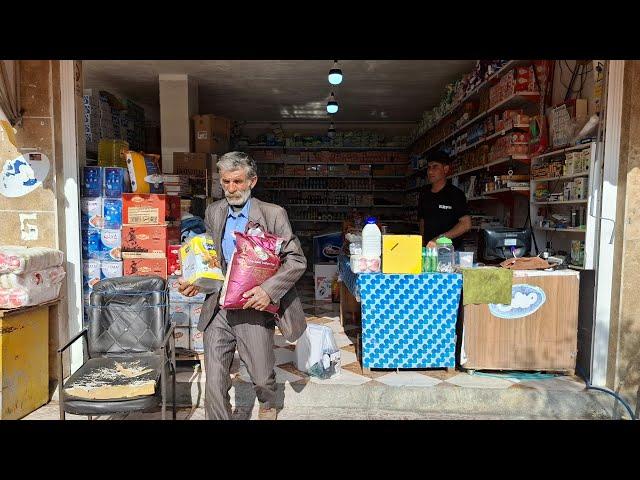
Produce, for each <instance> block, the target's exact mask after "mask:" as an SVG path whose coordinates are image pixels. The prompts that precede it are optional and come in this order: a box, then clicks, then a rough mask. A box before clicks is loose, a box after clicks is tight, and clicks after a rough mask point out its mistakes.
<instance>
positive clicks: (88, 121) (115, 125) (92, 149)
mask: <svg viewBox="0 0 640 480" xmlns="http://www.w3.org/2000/svg"><path fill="white" fill-rule="evenodd" d="M83 93H84V94H83V97H82V98H83V108H84V128H85V145H86V152H87V154H88V155H91V156H94V155H96V154H98V147H99V144H100V140H122V141H124V142H127V144H128V146H129V147H130V148H131V149H132V150H134V151H140V150H143V149H144V146H145V114H144V109H143V108H142V107H140V106H139V105H137V104H136V103H135V102H133V101H132V100H130V99H126V100H124V101H121V100H119V99H118V98H117V97H116V96H115V95H113V94H111V93H109V92H107V91H104V90H101V91H99V92H98V91H96V90H91V89H86V90H84V92H83Z"/></svg>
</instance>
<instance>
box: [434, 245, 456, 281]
mask: <svg viewBox="0 0 640 480" xmlns="http://www.w3.org/2000/svg"><path fill="white" fill-rule="evenodd" d="M436 245H437V246H438V247H437V248H438V272H443V273H452V272H453V269H454V265H455V257H454V250H453V242H452V241H451V239H449V238H447V237H440V238H439V239H438V240H436Z"/></svg>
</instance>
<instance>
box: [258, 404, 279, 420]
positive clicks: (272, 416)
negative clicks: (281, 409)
mask: <svg viewBox="0 0 640 480" xmlns="http://www.w3.org/2000/svg"><path fill="white" fill-rule="evenodd" d="M277 419H278V410H276V409H275V408H274V407H272V408H264V407H260V409H259V410H258V420H277Z"/></svg>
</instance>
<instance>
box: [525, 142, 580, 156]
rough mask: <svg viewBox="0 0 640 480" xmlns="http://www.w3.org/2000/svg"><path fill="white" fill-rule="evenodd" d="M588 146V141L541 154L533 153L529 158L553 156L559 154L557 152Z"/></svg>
mask: <svg viewBox="0 0 640 480" xmlns="http://www.w3.org/2000/svg"><path fill="white" fill-rule="evenodd" d="M589 146H591V142H590V143H583V144H582V145H576V146H573V147H564V148H558V149H556V150H552V151H550V152H547V153H543V154H540V155H533V156H532V157H531V158H532V159H538V158H546V157H553V156H555V155H559V154H561V153H564V152H572V151H575V150H584V149H585V148H587V147H589Z"/></svg>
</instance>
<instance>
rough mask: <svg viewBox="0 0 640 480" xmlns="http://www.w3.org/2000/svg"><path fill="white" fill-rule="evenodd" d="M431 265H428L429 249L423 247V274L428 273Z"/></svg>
mask: <svg viewBox="0 0 640 480" xmlns="http://www.w3.org/2000/svg"><path fill="white" fill-rule="evenodd" d="M428 267H429V265H428V264H427V247H422V272H423V273H424V272H428V271H429V270H428Z"/></svg>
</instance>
